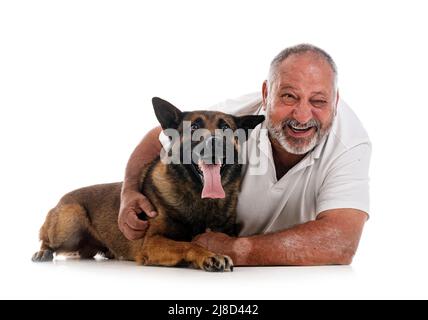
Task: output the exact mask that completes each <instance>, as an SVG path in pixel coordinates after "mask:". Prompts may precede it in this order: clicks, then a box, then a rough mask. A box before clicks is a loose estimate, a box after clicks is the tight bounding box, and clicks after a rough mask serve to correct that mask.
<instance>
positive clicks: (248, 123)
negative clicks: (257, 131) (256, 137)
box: [234, 115, 265, 131]
mask: <svg viewBox="0 0 428 320" xmlns="http://www.w3.org/2000/svg"><path fill="white" fill-rule="evenodd" d="M234 119H235V123H236V126H237V127H238V128H241V129H244V130H245V131H247V130H248V129H254V128H255V127H256V126H257V125H258V124H260V123H262V122H263V121H264V120H265V116H254V115H250V116H242V117H234Z"/></svg>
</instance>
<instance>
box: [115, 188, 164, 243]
mask: <svg viewBox="0 0 428 320" xmlns="http://www.w3.org/2000/svg"><path fill="white" fill-rule="evenodd" d="M142 212H143V213H145V214H146V215H147V216H149V217H151V218H153V217H155V216H156V215H157V212H156V211H155V210H154V207H153V205H152V204H151V202H150V200H149V199H147V198H146V197H145V196H144V195H143V194H142V193H140V192H137V191H128V192H126V193H122V198H121V202H120V210H119V217H118V224H119V229H120V231H122V233H123V234H124V235H125V237H126V238H127V239H128V240H137V239H140V238H142V237H144V235H145V234H146V230H147V227H148V225H149V222H148V221H143V220H140V219H139V218H138V216H137V215H138V214H139V213H142Z"/></svg>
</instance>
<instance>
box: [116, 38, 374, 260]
mask: <svg viewBox="0 0 428 320" xmlns="http://www.w3.org/2000/svg"><path fill="white" fill-rule="evenodd" d="M214 109H217V110H219V111H224V112H227V113H234V114H238V115H242V114H251V113H253V114H254V113H255V114H257V113H259V114H265V115H266V120H265V122H264V123H263V124H262V125H260V126H259V127H257V128H256V130H254V132H253V133H252V134H251V137H250V139H249V140H248V142H247V144H248V149H249V153H251V150H253V151H254V150H255V149H256V148H261V146H260V143H263V144H265V145H264V146H263V147H266V148H265V149H266V150H267V152H265V153H263V152H262V153H260V154H261V157H266V159H265V160H267V164H268V165H267V169H266V171H267V172H266V173H265V174H263V175H254V174H251V173H250V170H248V166H246V167H244V168H247V169H245V170H246V171H245V172H244V178H243V182H242V188H241V193H240V196H239V201H238V208H237V210H238V211H237V212H238V216H237V222H238V225H239V226H240V233H239V237H236V238H234V237H229V236H227V235H225V234H222V233H215V232H207V233H204V234H202V235H199V236H198V237H197V238H196V239H194V241H196V242H197V243H198V244H200V245H202V246H205V247H207V248H208V249H209V250H212V251H214V252H216V253H219V254H226V255H229V256H230V257H231V258H232V259H233V261H234V264H235V265H326V264H350V263H351V261H352V258H353V256H354V254H355V252H356V250H357V247H358V243H359V240H360V237H361V233H362V230H363V226H364V223H365V221H366V220H367V218H368V209H369V190H368V189H369V185H368V169H369V162H370V152H371V145H370V141H369V138H368V136H367V134H366V132H365V130H364V129H363V127H362V125H361V123H360V121H359V120H358V119H357V117H356V116H355V114H354V113H353V112H352V110H351V109H350V108H349V107H348V106H347V105H346V104H345V103H344V102H343V101H341V100H340V99H339V93H338V89H337V70H336V65H335V63H334V61H333V60H332V58H331V57H330V56H329V55H328V54H327V53H326V52H325V51H323V50H321V49H319V48H317V47H315V46H312V45H307V44H303V45H297V46H294V47H290V48H286V49H285V50H283V51H282V52H280V53H279V54H278V55H277V56H276V57H275V58H274V60H273V61H272V63H271V66H270V71H269V76H268V80H266V81H265V82H264V83H263V87H262V94H261V95H260V94H258V95H247V96H244V97H242V98H240V99H238V100H235V101H233V100H232V101H231V100H229V101H226V102H225V103H223V104H219V105H217V106H216V107H214ZM263 129H267V130H263ZM160 132H161V129H160V128H155V129H153V130H151V131H150V132H149V133H148V134H147V135H146V136H145V137H144V139H143V140H142V141H141V143H140V144H139V145H138V146H137V148H136V149H135V151H134V152H133V154H132V155H131V158H130V160H129V162H128V165H127V169H126V176H125V181H124V184H123V189H122V202H121V209H120V213H119V220H118V223H119V228H120V229H121V231H122V232H123V233H124V235H125V236H126V237H127V238H128V239H131V240H132V239H138V238H140V237H142V236H144V233H145V229H146V228H147V222H145V221H142V220H139V219H138V218H137V214H138V213H140V212H141V211H144V212H145V213H146V214H147V215H148V216H151V217H153V216H155V215H156V212H155V211H154V210H153V207H152V205H151V204H150V202H149V201H148V199H147V198H145V197H144V195H142V194H141V193H140V192H139V191H138V180H139V176H140V173H141V170H142V168H143V167H144V165H145V164H147V163H148V162H150V161H151V160H152V159H153V158H155V157H156V156H157V155H159V152H160V150H161V144H160V142H159V134H160ZM263 137H265V138H266V139H262V138H263Z"/></svg>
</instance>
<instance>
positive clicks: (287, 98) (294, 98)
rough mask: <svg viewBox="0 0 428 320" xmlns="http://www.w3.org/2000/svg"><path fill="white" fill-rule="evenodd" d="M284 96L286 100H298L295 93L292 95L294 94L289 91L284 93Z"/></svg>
mask: <svg viewBox="0 0 428 320" xmlns="http://www.w3.org/2000/svg"><path fill="white" fill-rule="evenodd" d="M282 98H283V99H284V100H285V101H294V100H296V97H295V96H294V95H292V94H289V93H284V94H283V95H282Z"/></svg>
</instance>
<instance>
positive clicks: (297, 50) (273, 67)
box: [268, 43, 337, 89]
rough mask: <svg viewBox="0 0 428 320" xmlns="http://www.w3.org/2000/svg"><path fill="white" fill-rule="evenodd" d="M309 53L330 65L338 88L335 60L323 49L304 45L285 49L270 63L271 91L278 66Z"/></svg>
mask: <svg viewBox="0 0 428 320" xmlns="http://www.w3.org/2000/svg"><path fill="white" fill-rule="evenodd" d="M307 52H310V53H313V54H315V55H316V56H317V57H319V58H321V59H323V60H324V61H325V62H327V63H328V64H329V65H330V67H331V70H332V71H333V74H334V83H333V85H334V88H335V89H336V88H337V67H336V63H335V62H334V60H333V58H332V57H331V56H330V55H329V54H328V53H327V52H325V51H324V50H323V49H321V48H318V47H316V46H314V45H312V44H307V43H302V44H298V45H295V46H292V47H288V48H285V49H284V50H282V51H281V52H280V53H278V54H277V55H276V57H275V58H274V59H273V60H272V62H271V63H270V68H269V75H268V84H269V89H271V87H272V84H273V83H274V82H275V80H276V77H277V76H278V72H277V71H278V66H279V65H280V64H281V62H282V61H284V60H285V59H287V58H288V57H289V56H291V55H298V54H302V53H307Z"/></svg>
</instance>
